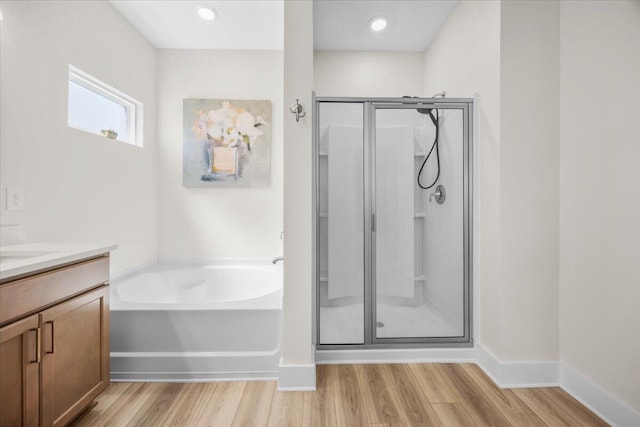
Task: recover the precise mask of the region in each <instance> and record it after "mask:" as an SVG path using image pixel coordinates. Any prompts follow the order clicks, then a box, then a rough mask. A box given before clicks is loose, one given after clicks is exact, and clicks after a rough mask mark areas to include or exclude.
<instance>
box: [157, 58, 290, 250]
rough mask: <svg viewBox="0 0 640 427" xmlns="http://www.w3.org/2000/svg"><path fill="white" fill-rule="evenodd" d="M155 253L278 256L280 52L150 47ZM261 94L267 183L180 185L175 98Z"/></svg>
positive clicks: (178, 107) (179, 103)
mask: <svg viewBox="0 0 640 427" xmlns="http://www.w3.org/2000/svg"><path fill="white" fill-rule="evenodd" d="M158 52H159V53H158V183H157V192H158V208H157V216H158V257H159V258H160V259H163V258H164V259H172V258H199V259H214V258H269V259H271V258H273V257H275V256H281V255H282V241H281V240H280V232H281V231H282V209H283V208H282V203H283V201H282V147H283V143H282V115H283V100H282V96H283V95H282V91H283V80H282V72H283V71H282V67H283V63H282V61H283V57H282V51H266V50H265V51H249V50H235V51H234V50H231V51H226V50H225V51H222V50H221V51H206V50H167V49H161V50H159V51H158ZM184 98H204V99H208V98H210V99H269V100H271V102H272V119H271V126H270V128H271V132H272V137H271V186H270V187H269V188H240V189H238V188H187V187H184V186H183V185H182V131H183V123H182V121H183V116H182V101H183V99H184Z"/></svg>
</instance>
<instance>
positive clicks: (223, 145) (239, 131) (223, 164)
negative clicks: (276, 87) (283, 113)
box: [182, 99, 271, 187]
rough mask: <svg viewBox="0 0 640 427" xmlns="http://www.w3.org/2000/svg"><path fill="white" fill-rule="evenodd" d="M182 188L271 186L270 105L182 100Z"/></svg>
mask: <svg viewBox="0 0 640 427" xmlns="http://www.w3.org/2000/svg"><path fill="white" fill-rule="evenodd" d="M183 123H184V128H183V141H182V150H183V151H182V183H183V185H184V186H185V187H269V186H270V185H271V125H270V123H271V101H268V100H237V99H236V100H231V99H185V100H184V101H183Z"/></svg>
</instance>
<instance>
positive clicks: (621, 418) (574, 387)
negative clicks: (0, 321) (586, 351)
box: [559, 362, 640, 427]
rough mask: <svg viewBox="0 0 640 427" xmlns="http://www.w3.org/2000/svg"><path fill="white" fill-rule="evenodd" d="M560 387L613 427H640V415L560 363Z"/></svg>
mask: <svg viewBox="0 0 640 427" xmlns="http://www.w3.org/2000/svg"><path fill="white" fill-rule="evenodd" d="M559 370H560V386H561V387H562V388H563V389H564V390H565V391H566V392H567V393H569V394H570V395H572V396H573V397H574V398H575V399H576V400H578V401H579V402H580V403H582V404H583V405H584V406H586V407H587V408H589V409H591V410H592V411H593V412H594V413H595V414H597V415H598V416H599V417H600V418H602V419H603V420H604V421H606V422H607V423H609V424H611V425H612V426H618V427H637V426H640V413H638V412H636V411H635V410H634V409H633V408H631V407H630V406H628V405H627V404H626V403H624V402H622V401H621V400H619V399H618V398H616V397H614V396H612V395H611V394H609V393H608V392H607V391H605V390H604V389H602V387H600V386H598V385H597V384H595V383H593V382H592V381H591V380H589V379H588V378H586V377H585V376H584V375H582V374H581V373H579V372H578V371H576V370H575V369H573V368H571V367H569V366H568V365H567V364H565V363H562V362H560V369H559Z"/></svg>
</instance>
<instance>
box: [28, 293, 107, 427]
mask: <svg viewBox="0 0 640 427" xmlns="http://www.w3.org/2000/svg"><path fill="white" fill-rule="evenodd" d="M40 325H41V328H42V376H41V390H42V394H41V400H42V402H41V406H40V407H41V414H42V425H43V426H61V425H66V424H68V423H69V422H70V421H71V420H73V419H74V418H75V417H76V416H77V415H78V414H80V413H81V412H82V411H83V410H84V409H85V408H86V407H87V406H88V405H89V404H90V403H91V402H92V401H93V399H94V398H95V397H96V396H97V395H98V394H100V392H102V391H103V390H104V389H105V388H106V387H107V386H108V385H109V287H108V286H104V287H101V288H98V289H96V290H94V291H91V292H88V293H86V294H83V295H80V296H79V297H76V298H73V299H71V300H69V301H65V302H63V303H61V304H58V305H56V306H54V307H51V308H50V309H48V310H45V311H43V312H42V313H40Z"/></svg>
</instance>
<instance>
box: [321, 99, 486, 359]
mask: <svg viewBox="0 0 640 427" xmlns="http://www.w3.org/2000/svg"><path fill="white" fill-rule="evenodd" d="M472 106H473V100H472V99H446V98H408V97H405V98H327V97H319V98H315V100H314V132H315V133H314V156H315V175H314V176H315V196H316V198H315V208H316V218H315V223H316V239H315V240H316V242H317V247H316V343H317V348H318V349H341V348H355V347H360V348H389V347H456V346H457V347H465V346H471V345H472V335H471V292H472V288H471V266H472V262H471V259H472V258H471V227H472V221H471V219H472V215H471V213H472V207H471V206H472V185H471V177H472V171H471V167H472V161H471V159H472V152H471V150H472V144H471V141H472V135H471V131H472V129H471V123H472Z"/></svg>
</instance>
